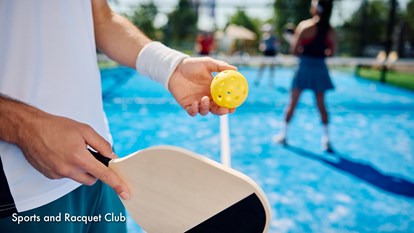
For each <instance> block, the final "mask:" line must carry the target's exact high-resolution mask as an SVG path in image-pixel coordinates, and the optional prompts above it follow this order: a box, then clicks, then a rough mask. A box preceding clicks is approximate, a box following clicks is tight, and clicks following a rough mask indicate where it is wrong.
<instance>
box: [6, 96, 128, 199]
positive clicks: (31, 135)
mask: <svg viewBox="0 0 414 233" xmlns="http://www.w3.org/2000/svg"><path fill="white" fill-rule="evenodd" d="M0 140H3V141H5V142H8V143H11V144H15V145H16V146H18V147H19V148H20V149H21V150H22V152H23V154H24V156H25V157H26V159H27V161H28V162H29V163H30V164H31V165H32V166H33V167H34V168H35V169H37V170H38V171H39V172H41V173H42V174H43V175H44V176H46V177H47V178H50V179H60V178H64V177H67V178H70V179H73V180H75V181H78V182H80V183H83V184H86V185H92V184H94V183H95V182H96V179H97V178H99V179H101V180H102V181H104V182H105V183H107V184H108V185H109V186H111V187H112V188H114V189H115V191H116V192H117V193H118V194H119V195H120V196H121V197H122V198H124V199H128V195H129V194H128V188H127V186H126V185H125V184H124V183H123V182H122V180H121V179H120V178H119V177H118V176H117V175H116V174H115V173H114V172H112V171H111V170H110V169H109V168H107V167H106V166H104V165H103V164H102V163H100V162H99V161H97V160H96V159H95V158H94V157H93V156H92V155H91V154H90V153H89V151H88V150H87V146H88V145H89V146H91V147H93V148H94V149H96V150H98V151H99V152H100V153H101V154H103V155H104V156H106V157H109V158H114V157H116V155H115V154H114V153H113V152H112V149H111V145H110V144H109V143H108V142H107V141H105V139H104V138H102V137H101V136H99V134H97V133H96V132H95V131H94V130H93V129H92V128H91V127H90V126H88V125H85V124H82V123H80V122H76V121H74V120H71V119H68V118H65V117H60V116H55V115H51V114H48V113H46V112H44V111H41V110H40V109H37V108H35V107H32V106H30V105H27V104H25V103H23V102H20V101H18V100H14V99H11V98H9V97H7V96H5V95H2V94H0Z"/></svg>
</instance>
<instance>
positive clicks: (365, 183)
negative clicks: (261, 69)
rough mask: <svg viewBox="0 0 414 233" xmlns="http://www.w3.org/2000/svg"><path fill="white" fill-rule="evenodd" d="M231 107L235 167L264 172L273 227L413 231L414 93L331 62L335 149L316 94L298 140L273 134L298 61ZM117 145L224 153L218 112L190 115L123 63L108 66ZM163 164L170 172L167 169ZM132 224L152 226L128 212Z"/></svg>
mask: <svg viewBox="0 0 414 233" xmlns="http://www.w3.org/2000/svg"><path fill="white" fill-rule="evenodd" d="M239 71H240V72H242V73H243V74H244V75H245V77H246V78H247V79H248V82H249V85H250V93H249V97H248V98H247V101H246V103H245V104H244V105H242V106H241V107H240V108H239V109H238V110H237V112H236V113H235V114H233V115H230V117H229V124H230V145H231V154H232V167H233V168H235V169H237V170H239V171H241V172H243V173H245V174H247V175H249V176H250V177H252V178H253V179H254V180H256V181H257V182H258V183H259V184H260V185H261V186H262V188H263V189H264V191H265V192H266V194H267V196H268V198H269V201H270V203H271V205H272V211H273V217H272V223H271V232H272V233H273V232H282V233H283V232H318V233H320V232H414V93H413V92H409V91H405V90H402V89H398V88H394V87H390V86H387V85H382V84H379V83H376V82H371V81H366V80H363V79H360V78H357V77H354V76H353V74H350V73H345V72H339V71H332V72H331V75H332V78H333V82H334V84H335V86H336V89H335V91H332V92H329V94H328V95H327V106H328V110H329V112H330V119H331V128H330V133H331V138H332V145H333V147H334V150H335V151H336V153H335V154H327V153H324V152H323V151H322V150H321V145H320V137H321V126H320V119H319V114H318V112H317V110H316V108H315V106H314V98H313V94H312V93H310V92H305V93H304V95H303V96H302V97H301V101H300V104H299V106H298V108H297V111H296V115H295V117H294V119H293V122H292V125H291V127H290V133H289V138H288V141H289V146H286V147H284V146H282V145H278V144H274V143H272V140H271V138H272V136H273V135H275V134H276V133H278V131H279V130H280V128H281V125H282V121H283V112H284V108H285V106H286V104H287V102H288V100H289V96H288V95H289V93H288V89H289V86H290V81H291V78H292V75H293V72H294V71H293V69H292V68H278V69H277V70H276V73H275V79H274V85H275V87H273V88H271V87H269V86H268V83H269V82H268V73H267V71H266V72H265V73H264V77H263V79H262V81H261V83H260V85H259V86H258V87H255V86H254V85H253V81H254V78H255V77H256V75H257V71H258V70H257V69H256V68H243V67H240V69H239ZM102 76H103V95H104V104H105V111H106V113H107V115H108V119H109V123H110V127H111V131H112V134H113V139H114V143H115V145H114V146H115V149H116V152H117V153H118V154H120V155H127V154H129V153H132V152H134V151H136V150H139V149H142V148H145V147H148V146H153V145H159V144H169V145H176V146H180V147H184V148H187V149H190V150H192V151H195V152H197V153H199V154H203V155H205V156H207V157H209V158H212V159H214V160H217V161H220V128H219V117H217V116H213V115H211V114H210V115H208V116H206V117H195V118H192V117H190V116H188V115H187V114H186V113H185V112H184V110H182V109H181V107H179V106H178V105H177V104H176V103H175V101H174V100H173V99H172V97H171V96H170V94H169V93H168V92H166V91H165V90H164V89H163V87H162V86H161V85H159V84H155V83H153V82H152V81H149V80H148V79H146V78H143V77H140V76H138V75H137V74H136V73H135V72H134V71H131V70H129V69H125V68H120V69H113V70H103V71H102ZM160 172H162V171H160ZM129 230H130V232H143V231H142V230H140V229H139V227H138V226H137V225H135V223H133V222H132V221H129Z"/></svg>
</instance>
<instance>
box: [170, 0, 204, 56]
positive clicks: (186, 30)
mask: <svg viewBox="0 0 414 233" xmlns="http://www.w3.org/2000/svg"><path fill="white" fill-rule="evenodd" d="M197 21H198V15H197V10H196V7H195V6H193V5H192V4H191V3H190V2H189V1H188V0H180V1H179V2H178V6H177V7H176V9H175V10H174V11H172V12H171V13H169V14H168V23H167V24H166V26H165V28H164V31H165V41H164V42H165V43H166V44H171V42H172V43H173V44H178V45H179V46H183V44H185V43H186V42H187V44H189V43H193V42H194V40H195V37H196V35H197ZM187 49H189V48H187Z"/></svg>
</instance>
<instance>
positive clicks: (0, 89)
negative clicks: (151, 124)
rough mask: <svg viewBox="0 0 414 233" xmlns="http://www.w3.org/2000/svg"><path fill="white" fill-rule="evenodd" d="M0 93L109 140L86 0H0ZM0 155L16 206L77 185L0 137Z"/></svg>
mask: <svg viewBox="0 0 414 233" xmlns="http://www.w3.org/2000/svg"><path fill="white" fill-rule="evenodd" d="M0 93H2V94H5V95H8V96H10V97H12V98H16V99H19V100H21V101H23V102H26V103H28V104H30V105H32V106H35V107H37V108H39V109H41V110H43V111H46V112H48V113H51V114H54V115H59V116H65V117H68V118H71V119H74V120H76V121H79V122H83V123H86V124H89V125H90V126H92V127H93V128H94V129H95V130H96V131H97V132H98V133H99V134H100V135H102V136H103V137H104V138H105V139H107V140H110V135H109V130H108V127H107V126H108V124H107V122H106V117H105V114H104V111H103V104H102V97H101V80H100V73H99V69H98V66H97V62H96V48H95V38H94V30H93V18H92V6H91V1H87V0H30V1H28V0H1V1H0ZM62 133H64V132H62ZM0 156H1V162H2V164H3V171H4V174H5V177H6V178H7V183H8V186H9V189H10V192H11V195H12V197H13V200H14V204H15V206H16V208H17V210H18V211H19V212H21V211H26V210H30V209H33V208H36V207H39V206H42V205H45V204H47V203H49V202H51V201H54V200H56V199H58V198H59V197H61V196H63V195H65V194H67V193H69V192H70V191H72V190H74V189H75V188H77V187H78V186H79V185H80V184H79V183H77V182H75V181H73V180H70V179H58V180H50V179H48V178H46V177H45V176H43V175H42V174H41V173H39V172H38V171H37V170H35V169H34V168H33V167H32V166H31V165H30V164H29V163H28V162H27V160H26V159H25V157H24V156H23V154H22V152H21V151H20V149H19V148H18V147H17V146H15V145H12V144H8V143H6V142H4V141H1V140H0ZM1 188H2V192H3V187H1ZM0 206H1V203H0Z"/></svg>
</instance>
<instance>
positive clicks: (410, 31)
mask: <svg viewBox="0 0 414 233" xmlns="http://www.w3.org/2000/svg"><path fill="white" fill-rule="evenodd" d="M403 19H404V24H403V25H404V37H405V38H404V42H407V43H409V44H410V45H411V46H412V47H414V23H413V22H414V0H411V1H410V2H408V4H407V8H406V11H405V13H404V18H403ZM410 52H411V54H407V55H409V56H414V48H412V50H411V51H410Z"/></svg>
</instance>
